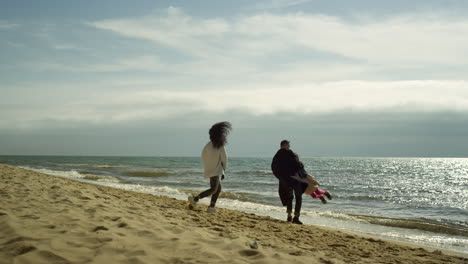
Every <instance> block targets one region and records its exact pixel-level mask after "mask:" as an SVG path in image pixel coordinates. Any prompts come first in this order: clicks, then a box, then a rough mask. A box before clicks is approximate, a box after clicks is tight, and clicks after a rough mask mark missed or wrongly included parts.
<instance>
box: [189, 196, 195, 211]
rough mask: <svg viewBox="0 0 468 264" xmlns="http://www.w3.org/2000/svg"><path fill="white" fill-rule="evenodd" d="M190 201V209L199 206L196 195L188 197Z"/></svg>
mask: <svg viewBox="0 0 468 264" xmlns="http://www.w3.org/2000/svg"><path fill="white" fill-rule="evenodd" d="M188 201H189V209H190V210H194V209H195V207H197V201H195V197H194V196H193V195H190V196H189V197H188Z"/></svg>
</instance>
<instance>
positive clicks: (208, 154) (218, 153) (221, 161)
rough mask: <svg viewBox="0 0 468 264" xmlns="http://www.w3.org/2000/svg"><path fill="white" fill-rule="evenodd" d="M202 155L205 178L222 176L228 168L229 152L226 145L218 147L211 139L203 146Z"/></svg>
mask: <svg viewBox="0 0 468 264" xmlns="http://www.w3.org/2000/svg"><path fill="white" fill-rule="evenodd" d="M201 157H202V161H203V165H204V167H205V178H211V177H213V176H221V175H223V174H224V170H225V169H227V163H228V162H227V154H226V149H225V148H224V146H223V147H220V148H218V149H217V148H215V147H213V143H211V141H210V142H208V143H207V144H206V145H205V147H204V148H203V151H202V153H201Z"/></svg>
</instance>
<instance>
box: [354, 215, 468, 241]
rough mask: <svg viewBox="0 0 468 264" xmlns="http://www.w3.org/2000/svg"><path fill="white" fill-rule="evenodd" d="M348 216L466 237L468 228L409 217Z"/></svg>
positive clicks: (376, 223)
mask: <svg viewBox="0 0 468 264" xmlns="http://www.w3.org/2000/svg"><path fill="white" fill-rule="evenodd" d="M350 216H352V217H355V218H356V219H359V220H364V221H366V222H368V223H370V224H375V225H383V226H389V227H400V228H407V229H417V230H422V231H429V232H432V233H440V234H448V235H457V236H467V237H468V229H461V228H456V227H452V226H447V225H443V224H435V223H428V222H422V221H418V220H411V219H396V218H386V217H378V216H367V215H353V214H350Z"/></svg>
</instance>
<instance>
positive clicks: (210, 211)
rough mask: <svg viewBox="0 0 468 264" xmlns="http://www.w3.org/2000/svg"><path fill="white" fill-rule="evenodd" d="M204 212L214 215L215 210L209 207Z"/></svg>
mask: <svg viewBox="0 0 468 264" xmlns="http://www.w3.org/2000/svg"><path fill="white" fill-rule="evenodd" d="M206 212H207V213H209V214H214V213H216V208H214V207H211V206H210V207H208V209H206Z"/></svg>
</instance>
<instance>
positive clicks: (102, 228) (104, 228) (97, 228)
mask: <svg viewBox="0 0 468 264" xmlns="http://www.w3.org/2000/svg"><path fill="white" fill-rule="evenodd" d="M100 230H104V231H107V230H109V228H107V227H105V226H96V227H95V228H94V229H93V232H97V231H100Z"/></svg>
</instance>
